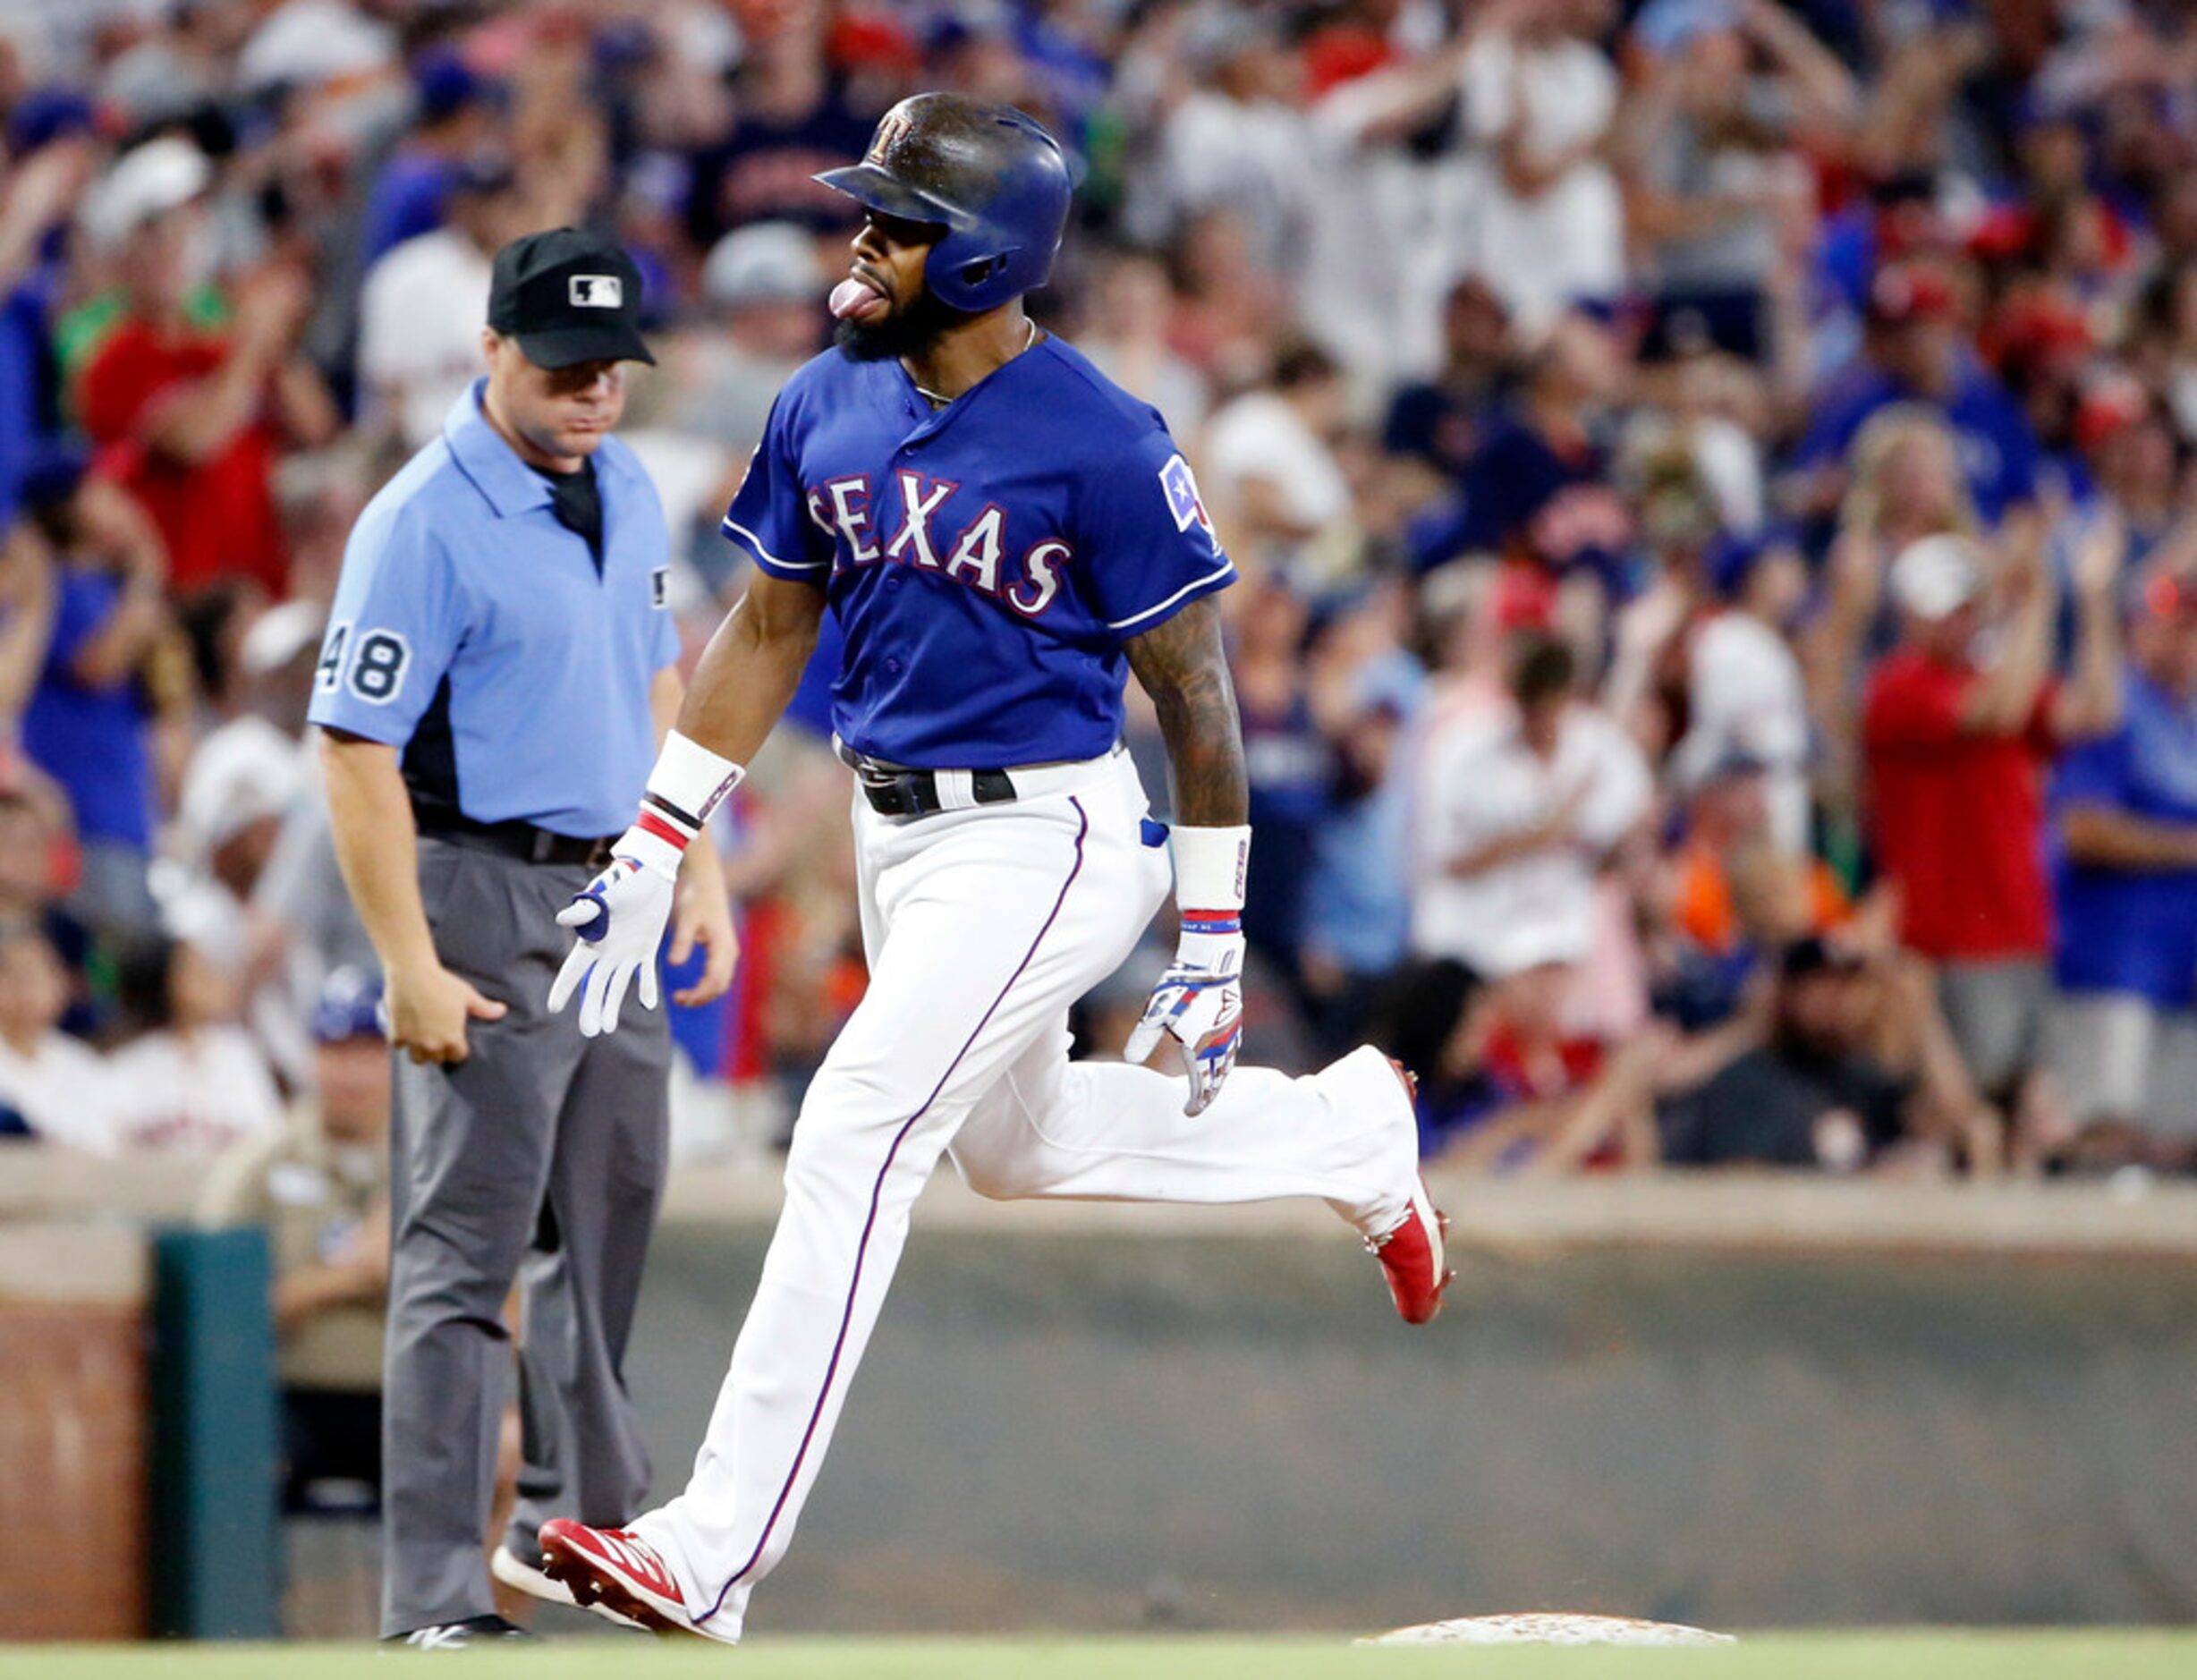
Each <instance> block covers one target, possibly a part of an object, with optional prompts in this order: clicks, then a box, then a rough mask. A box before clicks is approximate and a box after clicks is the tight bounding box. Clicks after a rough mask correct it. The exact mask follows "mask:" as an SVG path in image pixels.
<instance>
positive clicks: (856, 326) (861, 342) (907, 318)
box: [832, 290, 963, 361]
mask: <svg viewBox="0 0 2197 1680" xmlns="http://www.w3.org/2000/svg"><path fill="white" fill-rule="evenodd" d="M961 319H963V317H962V316H961V315H960V314H958V313H957V312H956V311H954V310H950V309H948V308H946V305H945V304H943V303H941V302H939V301H938V300H937V297H936V296H935V295H934V294H933V293H930V292H929V290H926V291H925V292H924V293H923V294H922V295H921V296H920V297H919V298H917V299H916V301H914V302H912V303H911V304H909V305H908V306H907V307H906V308H904V309H896V310H893V311H892V312H891V313H890V314H889V315H887V316H886V318H884V319H883V320H881V321H877V322H872V323H868V324H865V323H863V322H861V321H851V320H850V321H841V322H840V323H839V325H838V326H836V327H834V328H833V329H832V343H833V344H835V345H836V346H837V347H838V350H839V353H840V354H841V355H843V356H844V357H845V358H846V359H847V360H848V361H892V360H894V359H895V358H897V357H901V356H913V355H917V354H920V352H923V351H925V350H928V349H929V347H930V346H931V344H933V343H934V342H935V341H936V340H937V337H938V336H939V335H940V334H942V333H944V332H945V331H946V329H947V328H948V327H952V326H953V325H954V322H956V321H958V320H961Z"/></svg>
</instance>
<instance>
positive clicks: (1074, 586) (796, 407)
mask: <svg viewBox="0 0 2197 1680" xmlns="http://www.w3.org/2000/svg"><path fill="white" fill-rule="evenodd" d="M725 535H726V536H728V537H730V538H731V539H733V540H734V541H735V542H737V543H739V544H740V545H741V546H742V547H744V548H746V549H747V550H748V552H749V553H750V554H751V555H752V556H754V557H755V563H756V564H758V565H759V566H760V567H761V568H762V569H763V570H764V571H765V572H768V573H770V574H771V575H772V576H773V577H779V578H786V579H792V580H797V581H804V582H809V583H813V584H815V585H816V586H817V587H819V589H822V590H825V591H826V592H827V595H828V597H829V598H830V603H831V608H832V612H833V614H834V615H836V617H837V619H838V621H839V624H840V625H841V627H842V629H843V630H844V632H845V638H846V649H845V653H844V656H843V658H842V659H841V661H840V665H839V672H838V675H837V677H836V680H835V682H834V683H833V685H832V726H833V728H834V729H835V730H836V732H837V734H838V735H839V737H840V739H841V740H843V741H844V742H847V743H848V744H849V745H850V746H852V747H853V748H855V749H856V750H857V751H861V752H865V753H868V754H869V755H871V756H872V757H874V758H878V759H884V760H886V762H888V763H893V764H900V765H908V766H912V767H916V768H924V769H1004V768H1012V767H1014V766H1015V765H1018V764H1049V763H1056V762H1061V761H1064V760H1070V759H1095V758H1098V757H1099V756H1101V755H1102V754H1104V753H1106V752H1107V751H1111V749H1112V748H1113V745H1114V743H1115V740H1116V739H1118V738H1119V736H1120V734H1121V730H1122V690H1123V685H1124V682H1125V680H1126V677H1127V673H1128V659H1127V656H1126V654H1125V652H1124V649H1125V647H1126V645H1127V644H1128V643H1129V642H1130V641H1133V640H1134V639H1135V638H1137V637H1138V636H1141V635H1142V634H1144V633H1145V632H1148V631H1150V630H1153V629H1155V628H1157V627H1158V625H1160V624H1165V623H1166V621H1167V620H1168V619H1169V618H1170V617H1172V616H1173V615H1175V614H1176V613H1178V612H1180V611H1181V610H1182V609H1183V607H1186V606H1188V605H1189V604H1190V603H1191V602H1192V601H1193V600H1195V599H1197V598H1199V597H1200V596H1201V595H1206V594H1209V593H1211V592H1212V591H1213V590H1218V589H1221V588H1224V587H1225V586H1226V585H1227V584H1228V583H1230V582H1231V581H1234V577H1235V568H1234V565H1233V564H1230V562H1229V559H1228V556H1227V555H1226V553H1225V552H1224V551H1223V550H1222V547H1221V544H1220V539H1219V538H1218V537H1217V536H1216V535H1215V534H1214V530H1213V522H1212V520H1211V519H1210V518H1209V516H1208V514H1207V513H1206V510H1205V505H1204V504H1203V502H1201V501H1200V499H1199V496H1198V486H1197V481H1196V479H1193V478H1192V475H1191V470H1190V464H1189V462H1186V461H1184V460H1183V454H1182V452H1181V451H1180V450H1179V449H1177V448H1176V447H1175V440H1174V439H1173V438H1171V437H1169V436H1168V435H1167V428H1166V422H1165V421H1163V420H1161V419H1160V417H1159V415H1158V412H1156V411H1155V410H1153V409H1152V408H1151V407H1150V406H1149V405H1148V404H1146V403H1140V402H1138V401H1137V400H1136V399H1135V398H1133V397H1132V396H1130V395H1128V394H1127V393H1126V392H1124V391H1123V390H1122V389H1121V388H1120V387H1119V386H1115V385H1114V384H1113V383H1112V382H1111V381H1110V380H1108V379H1107V378H1106V377H1105V376H1104V375H1103V374H1101V373H1100V372H1099V371H1098V369H1096V368H1094V367H1092V366H1091V364H1090V362H1089V361H1085V360H1084V359H1083V357H1082V355H1080V354H1079V353H1077V352H1075V351H1074V350H1073V349H1071V348H1070V347H1069V346H1068V345H1066V344H1063V343H1062V342H1061V341H1060V340H1058V339H1056V338H1047V339H1045V340H1044V341H1043V342H1041V343H1039V344H1036V345H1033V346H1032V347H1031V349H1029V350H1027V351H1025V352H1023V353H1022V354H1021V355H1019V356H1017V357H1015V358H1014V360H1013V361H1009V362H1007V363H1006V364H1005V366H1003V367H1001V368H1000V369H997V371H995V372H994V373H992V374H991V375H990V376H989V377H988V378H985V379H984V380H983V381H981V382H980V384H978V385H976V386H972V387H971V389H970V390H968V391H965V392H963V394H962V395H961V396H960V397H958V398H957V399H955V400H954V402H953V403H949V404H947V405H946V407H945V408H943V409H940V410H937V411H936V412H934V411H933V410H932V408H931V406H930V404H929V403H928V402H927V401H925V399H924V398H922V397H921V396H920V395H917V393H916V389H915V385H914V382H913V381H912V379H910V378H909V377H908V374H907V371H906V369H903V368H902V366H901V365H900V363H899V362H898V361H895V360H886V361H851V360H849V359H848V358H847V357H845V356H843V355H841V354H840V353H839V352H836V351H827V352H825V353H824V354H823V355H820V356H819V357H817V358H816V359H815V360H814V361H810V362H809V363H808V364H807V365H806V366H805V367H803V368H802V369H800V370H799V371H798V372H797V373H795V374H794V375H793V378H791V379H790V380H788V381H787V382H786V386H785V389H784V390H783V391H781V392H780V393H779V394H778V400H777V402H776V403H775V404H774V405H773V406H772V409H771V412H770V420H769V423H768V425H767V426H766V427H765V428H764V433H763V441H762V443H761V445H759V447H758V448H757V450H756V452H755V455H754V458H753V460H752V461H751V462H750V463H749V467H748V475H747V478H746V479H745V480H744V481H743V482H742V485H741V487H740V491H739V494H738V495H737V496H735V497H734V501H733V505H732V509H731V511H730V512H729V513H727V514H726V515H725Z"/></svg>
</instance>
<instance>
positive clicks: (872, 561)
mask: <svg viewBox="0 0 2197 1680" xmlns="http://www.w3.org/2000/svg"><path fill="white" fill-rule="evenodd" d="M1176 459H1177V460H1180V459H1181V457H1180V456H1177V457H1176ZM893 477H894V478H895V479H897V480H898V485H897V488H898V489H899V492H900V494H899V497H898V500H899V505H900V515H899V521H898V525H897V529H895V530H893V531H892V532H891V534H890V535H889V536H888V535H887V534H886V533H885V532H884V531H882V530H879V529H878V519H877V513H876V509H875V506H874V505H873V493H872V488H871V485H870V480H869V474H868V473H853V474H850V475H848V476H847V477H845V478H839V479H827V480H826V481H825V482H824V483H822V484H819V485H816V486H813V487H811V488H810V490H809V493H808V503H809V517H810V519H811V520H813V521H815V522H816V524H817V527H818V529H819V530H823V531H825V532H826V533H827V534H829V535H831V536H834V537H836V538H837V539H838V544H837V547H836V556H837V559H836V565H835V567H834V570H835V571H847V570H851V569H855V568H859V567H862V566H873V565H884V564H897V565H912V566H919V567H920V568H922V569H923V570H924V571H927V572H936V573H939V574H940V575H942V576H944V577H947V578H951V579H952V580H953V581H954V582H956V583H963V584H966V585H968V586H969V587H970V588H971V589H973V590H981V591H982V592H983V593H984V594H986V595H988V596H990V597H991V598H993V599H995V600H997V601H1000V602H1003V603H1004V604H1005V605H1006V606H1008V607H1013V608H1014V610H1015V611H1016V612H1018V613H1020V614H1021V615H1022V616H1023V617H1025V618H1036V617H1038V616H1039V615H1042V614H1043V613H1044V611H1045V609H1046V608H1047V607H1050V606H1051V605H1052V604H1053V602H1054V600H1055V599H1056V598H1057V597H1058V596H1059V594H1060V574H1061V569H1062V568H1063V567H1064V566H1065V565H1067V564H1069V563H1070V562H1072V561H1073V559H1074V558H1075V551H1074V550H1073V548H1071V547H1069V546H1068V545H1067V544H1066V543H1065V542H1064V541H1062V540H1061V539H1060V538H1059V537H1058V536H1055V535H1047V536H1044V537H1040V538H1039V539H1037V540H1035V541H1032V542H1031V543H1030V544H1029V546H1028V547H1024V548H1022V551H1021V553H1020V555H1019V556H1016V557H1014V558H1012V559H1011V558H1010V557H1009V556H1011V555H1013V554H1014V546H1013V544H1012V542H1011V540H1010V536H1009V532H1008V529H1007V524H1008V518H1007V512H1006V510H1005V508H1003V507H1001V506H1000V505H998V504H997V502H987V503H985V504H984V505H983V506H982V507H981V508H980V509H979V510H977V511H976V512H975V513H973V514H971V516H970V518H969V520H968V521H967V522H966V523H964V524H962V525H960V526H958V527H957V526H955V525H954V524H953V523H952V522H951V520H952V517H953V516H952V515H949V514H947V513H946V511H945V510H946V505H947V504H948V503H950V502H952V501H954V499H955V495H956V492H957V491H959V490H960V488H961V487H960V486H959V485H958V484H955V483H954V481H953V480H952V479H930V478H926V477H925V476H924V475H923V474H922V473H920V472H916V471H912V470H910V469H908V468H905V467H903V468H901V469H900V470H899V471H896V472H895V473H894V474H893ZM1192 494H1193V496H1194V494H1195V492H1194V491H1193V492H1192ZM963 499H966V498H963ZM1202 511H1203V510H1202V509H1200V512H1201V513H1202ZM956 512H957V513H958V510H956ZM888 518H889V515H888Z"/></svg>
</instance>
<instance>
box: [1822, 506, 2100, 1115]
mask: <svg viewBox="0 0 2197 1680" xmlns="http://www.w3.org/2000/svg"><path fill="white" fill-rule="evenodd" d="M2122 547H2123V544H2122V541H2121V539H2120V535H2119V533H2118V532H2117V531H2115V532H2109V533H2108V537H2107V539H2103V540H2093V541H2090V542H2086V543H2085V545H2084V548H2083V552H2082V556H2081V557H2080V558H2079V560H2078V561H2077V564H2076V567H2075V573H2074V589H2075V597H2076V613H2077V622H2078V625H2079V629H2078V638H2077V648H2076V653H2075V665H2074V671H2073V673H2072V675H2071V676H2070V677H2069V680H2068V681H2067V682H2066V683H2064V684H2063V683H2055V682H2054V681H2053V680H2052V675H2051V633H2052V621H2053V616H2054V612H2055V608H2056V607H2057V602H2056V600H2055V598H2054V591H2053V590H2052V588H2051V585H2050V582H2049V577H2048V574H2047V573H2046V571H2045V568H2044V563H2043V559H2042V554H2041V545H2040V544H2035V543H2024V544H2022V545H2020V546H2019V548H2018V550H2017V553H2016V558H2015V564H2014V567H2013V574H2012V575H2011V576H2010V577H2009V578H2008V579H2007V580H2006V583H2007V588H2006V595H2007V597H2008V600H2007V611H2006V618H2005V621H2004V623H2003V624H2002V625H2001V626H1999V628H2000V629H2002V630H2003V632H2004V641H2003V645H2001V646H2000V648H1999V649H1998V657H1997V658H1995V659H1993V660H1991V661H1990V662H1989V664H1985V665H1980V664H1979V663H1978V661H1977V659H1976V658H1975V648H1976V644H1977V642H1978V640H1979V637H1980V636H1981V632H1983V631H1984V629H1985V628H1986V619H1987V605H1986V603H1987V595H1988V590H1987V580H1986V577H1985V573H1984V556H1983V554H1982V553H1981V550H1980V549H1979V548H1978V547H1977V546H1976V544H1975V543H1974V542H1972V540H1970V539H1967V538H1965V537H1957V536H1935V537H1925V538H1923V539H1921V540H1920V541H1917V542H1914V543H1912V544H1910V545H1909V546H1908V547H1906V548H1905V549H1904V550H1903V551H1902V552H1901V554H1900V555H1899V557H1898V558H1897V559H1896V560H1895V561H1894V562H1893V563H1892V571H1891V577H1890V585H1891V593H1892V598H1893V601H1894V603H1895V604H1896V606H1897V607H1898V608H1899V613H1900V621H1901V641H1900V643H1899V645H1898V646H1897V647H1896V649H1893V651H1892V652H1891V653H1889V654H1887V656H1886V657H1885V658H1884V659H1883V660H1882V662H1881V663H1879V666H1877V668H1876V670H1875V671H1874V672H1873V673H1872V674H1871V675H1870V683H1869V692H1868V698H1867V700H1866V701H1865V703H1864V707H1863V714H1862V742H1863V748H1864V751H1865V754H1866V759H1867V767H1868V793H1869V801H1870V816H1871V820H1872V825H1873V830H1874V835H1873V837H1874V840H1875V844H1876V851H1877V861H1878V864H1879V868H1880V869H1881V870H1882V871H1883V873H1884V875H1885V878H1887V880H1889V881H1890V882H1891V883H1892V884H1893V885H1894V886H1895V887H1896V888H1897V890H1898V892H1899V895H1900V904H1901V910H1902V919H1903V927H1902V933H1903V936H1904V939H1905V942H1906V944H1907V945H1908V946H1910V947H1912V948H1913V950H1915V951H1916V952H1918V953H1920V954H1921V955H1922V956H1923V957H1925V958H1926V959H1928V960H1929V961H1930V962H1931V963H1935V964H1936V965H1937V967H1938V993H1939V997H1940V998H1941V1000H1942V1001H1943V1003H1944V1005H1945V1012H1946V1017H1947V1022H1948V1024H1949V1025H1950V1026H1951V1027H1952V1030H1953V1036H1954V1039H1955V1042H1956V1043H1957V1044H1958V1045H1959V1046H1960V1048H1961V1054H1962V1056H1963V1057H1964V1059H1965V1060H1966V1062H1967V1064H1968V1067H1969V1071H1970V1072H1971V1073H1972V1074H1973V1075H1974V1077H1975V1080H1976V1082H1977V1084H1978V1085H1979V1086H1980V1087H1981V1088H1982V1089H1983V1090H1985V1091H1987V1092H1989V1093H1991V1094H1992V1095H1994V1096H1997V1097H2010V1096H2011V1095H2012V1094H2013V1093H2014V1092H2015V1091H2016V1090H2018V1088H2019V1087H2020V1086H2021V1084H2022V1083H2023V1080H2024V1079H2025V1077H2026V1075H2027V1074H2028V1073H2029V1072H2030V1070H2031V1069H2032V1067H2033V1066H2035V1065H2036V1063H2037V1059H2038V1047H2039V1043H2040V1030H2041V1026H2042V1022H2043V1019H2044V1014H2045V1006H2046V1004H2047V1001H2048V999H2049V996H2050V992H2051V974H2050V970H2049V960H2050V956H2051V951H2052V915H2051V900H2050V895H2049V889H2048V887H2047V885H2046V879H2045V868H2044V847H2043V838H2044V808H2043V791H2042V781H2043V773H2044V768H2045V766H2046V764H2047V762H2048V761H2049V759H2050V757H2051V755H2052V754H2053V752H2054V751H2056V750H2057V748H2059V747H2060V746H2062V745H2064V744H2066V743H2067V742H2074V741H2079V740H2086V739H2089V738H2091V737H2093V736H2096V735H2099V734H2105V733H2106V732H2107V731H2108V730H2110V729H2112V728H2113V727H2115V725H2116V724H2117V722H2118V721H2119V714H2120V686H2119V680H2118V672H2119V658H2120V626H2119V622H2118V617H2117V614H2116V607H2115V600H2114V592H2115V583H2116V579H2117V578H2118V576H2119V572H2120V563H2121V550H2122Z"/></svg>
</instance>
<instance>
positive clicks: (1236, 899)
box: [1174, 827, 1251, 910]
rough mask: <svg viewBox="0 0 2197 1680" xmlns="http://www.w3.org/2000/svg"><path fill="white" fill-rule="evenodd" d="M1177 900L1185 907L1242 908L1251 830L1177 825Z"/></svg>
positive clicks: (1187, 908) (1249, 863)
mask: <svg viewBox="0 0 2197 1680" xmlns="http://www.w3.org/2000/svg"><path fill="white" fill-rule="evenodd" d="M1174 844H1175V903H1176V904H1179V905H1181V906H1182V907H1183V909H1185V910H1241V909H1243V878H1244V876H1245V874H1246V872H1247V871H1248V870H1250V868H1251V830H1250V828H1248V827H1243V828H1176V829H1175V830H1174Z"/></svg>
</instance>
